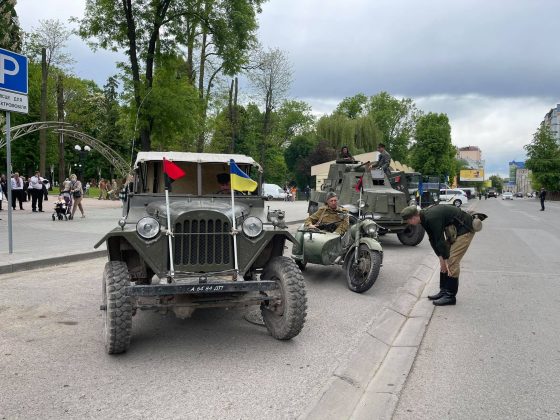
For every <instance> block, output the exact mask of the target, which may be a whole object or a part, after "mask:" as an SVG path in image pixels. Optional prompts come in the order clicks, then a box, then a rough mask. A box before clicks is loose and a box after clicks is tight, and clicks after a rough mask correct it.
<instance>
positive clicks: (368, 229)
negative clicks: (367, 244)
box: [362, 220, 377, 236]
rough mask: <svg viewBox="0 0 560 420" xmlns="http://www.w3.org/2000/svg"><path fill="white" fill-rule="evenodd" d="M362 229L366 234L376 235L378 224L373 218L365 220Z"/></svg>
mask: <svg viewBox="0 0 560 420" xmlns="http://www.w3.org/2000/svg"><path fill="white" fill-rule="evenodd" d="M362 229H363V230H364V232H365V233H366V235H371V236H373V235H375V234H376V233H377V224H376V223H375V222H373V221H371V220H369V221H365V222H364V223H363V225H362Z"/></svg>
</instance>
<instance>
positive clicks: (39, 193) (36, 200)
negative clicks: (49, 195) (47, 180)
mask: <svg viewBox="0 0 560 420" xmlns="http://www.w3.org/2000/svg"><path fill="white" fill-rule="evenodd" d="M43 187H44V185H43V178H41V174H40V173H39V171H37V172H35V175H33V176H32V177H31V179H30V180H29V187H28V189H29V190H31V210H32V211H33V213H37V211H39V212H41V213H42V212H43Z"/></svg>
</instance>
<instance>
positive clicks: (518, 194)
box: [515, 192, 523, 198]
mask: <svg viewBox="0 0 560 420" xmlns="http://www.w3.org/2000/svg"><path fill="white" fill-rule="evenodd" d="M515 196H516V197H519V198H523V193H522V192H516V193H515Z"/></svg>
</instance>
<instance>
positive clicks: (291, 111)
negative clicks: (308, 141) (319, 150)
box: [272, 100, 315, 147]
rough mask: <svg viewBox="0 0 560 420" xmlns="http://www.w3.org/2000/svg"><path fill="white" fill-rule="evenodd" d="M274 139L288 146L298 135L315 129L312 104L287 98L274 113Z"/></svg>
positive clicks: (279, 143)
mask: <svg viewBox="0 0 560 420" xmlns="http://www.w3.org/2000/svg"><path fill="white" fill-rule="evenodd" d="M273 119H274V130H273V133H272V137H273V141H274V143H275V145H276V146H279V147H287V146H288V145H289V144H290V143H291V141H292V140H293V139H294V137H295V136H297V135H302V134H304V133H307V132H309V131H312V130H313V126H314V123H315V118H314V117H313V114H311V106H309V104H307V103H305V102H303V101H295V100H285V101H284V102H282V104H281V105H280V107H279V108H278V110H277V111H276V112H275V113H274V117H273Z"/></svg>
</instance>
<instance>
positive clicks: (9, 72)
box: [0, 49, 27, 95]
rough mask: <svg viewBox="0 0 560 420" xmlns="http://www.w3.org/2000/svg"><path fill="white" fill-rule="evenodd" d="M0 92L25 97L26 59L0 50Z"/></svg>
mask: <svg viewBox="0 0 560 420" xmlns="http://www.w3.org/2000/svg"><path fill="white" fill-rule="evenodd" d="M0 90H9V91H11V92H15V93H20V94H22V95H27V57H25V56H24V55H20V54H16V53H13V52H11V51H7V50H3V49H0Z"/></svg>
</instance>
